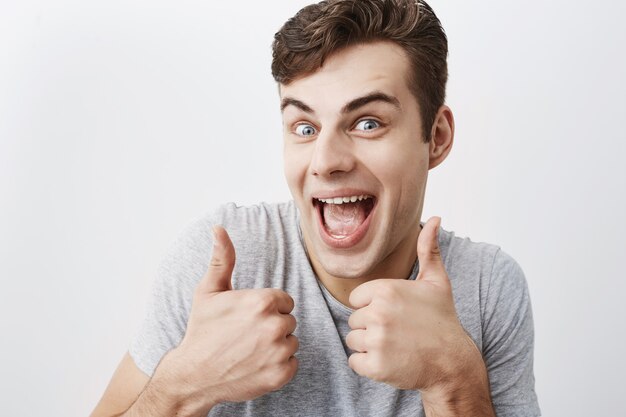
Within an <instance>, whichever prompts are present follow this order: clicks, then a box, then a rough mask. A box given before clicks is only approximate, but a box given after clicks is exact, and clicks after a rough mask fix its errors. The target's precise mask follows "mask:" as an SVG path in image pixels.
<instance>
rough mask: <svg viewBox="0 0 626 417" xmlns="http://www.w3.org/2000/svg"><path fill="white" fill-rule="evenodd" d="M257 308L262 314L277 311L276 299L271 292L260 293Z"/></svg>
mask: <svg viewBox="0 0 626 417" xmlns="http://www.w3.org/2000/svg"><path fill="white" fill-rule="evenodd" d="M256 307H257V309H258V310H259V312H262V313H266V312H270V311H273V310H276V297H275V296H274V295H273V294H272V293H271V292H269V291H260V292H259V293H258V295H257V299H256Z"/></svg>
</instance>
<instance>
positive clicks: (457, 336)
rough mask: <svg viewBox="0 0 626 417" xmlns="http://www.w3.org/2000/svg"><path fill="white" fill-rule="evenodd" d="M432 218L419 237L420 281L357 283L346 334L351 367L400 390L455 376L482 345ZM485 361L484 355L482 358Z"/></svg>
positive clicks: (435, 383) (423, 387)
mask: <svg viewBox="0 0 626 417" xmlns="http://www.w3.org/2000/svg"><path fill="white" fill-rule="evenodd" d="M440 221H441V220H440V219H438V218H431V219H430V220H429V221H428V222H427V223H426V224H425V225H424V228H423V230H422V231H421V232H420V234H419V237H418V242H417V257H418V260H419V266H420V269H419V274H418V276H417V279H416V280H415V281H410V280H402V279H377V280H373V281H369V282H366V283H364V284H362V285H360V286H358V287H357V288H355V289H354V290H353V291H352V293H351V294H350V299H349V301H350V304H351V305H352V306H353V307H354V308H355V309H356V311H355V312H354V313H352V315H351V316H350V319H349V321H348V324H349V325H350V328H351V329H352V331H351V332H350V333H349V334H348V336H347V338H346V343H347V345H348V347H350V348H351V349H352V350H354V351H355V353H353V354H352V355H351V356H350V358H349V364H350V367H351V368H352V369H353V370H354V371H355V372H356V373H358V374H360V375H363V376H366V377H368V378H370V379H373V380H376V381H380V382H386V383H388V384H390V385H393V386H395V387H397V388H400V389H419V390H428V389H431V388H435V387H436V386H441V385H442V384H445V383H446V382H447V381H450V380H451V379H454V378H455V377H456V373H457V372H458V370H459V369H462V368H463V366H464V362H465V361H466V359H467V358H468V355H469V356H471V355H475V354H476V352H477V348H476V346H475V345H474V343H473V341H472V340H471V338H470V337H469V336H468V335H467V333H466V332H465V330H464V329H463V327H462V326H461V323H460V322H459V320H458V318H457V314H456V309H455V307H454V299H453V296H452V287H451V285H450V281H449V279H448V275H447V273H446V271H445V268H444V265H443V261H442V259H441V254H440V252H439V244H438V240H437V231H438V229H439V224H440ZM481 360H482V359H481Z"/></svg>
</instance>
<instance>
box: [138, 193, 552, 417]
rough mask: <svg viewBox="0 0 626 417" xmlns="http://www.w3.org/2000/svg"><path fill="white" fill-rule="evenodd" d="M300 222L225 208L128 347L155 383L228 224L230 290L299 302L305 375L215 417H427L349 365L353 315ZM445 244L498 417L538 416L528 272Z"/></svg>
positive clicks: (268, 209)
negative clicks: (309, 251)
mask: <svg viewBox="0 0 626 417" xmlns="http://www.w3.org/2000/svg"><path fill="white" fill-rule="evenodd" d="M298 221H299V218H298V212H297V209H296V207H295V204H294V203H293V202H288V203H283V204H259V205H256V206H251V207H237V206H236V205H234V204H228V205H225V206H223V207H221V208H220V209H218V210H217V211H216V212H215V213H213V214H212V215H207V216H205V217H203V218H200V219H198V220H197V221H195V222H193V223H192V224H191V225H190V226H189V227H188V228H187V229H186V230H185V231H184V232H183V233H182V235H181V236H180V237H179V238H178V239H177V241H176V242H175V243H174V245H173V246H172V248H171V250H170V251H169V253H168V255H167V256H166V257H165V259H164V260H163V262H162V264H161V266H160V268H159V271H158V274H157V277H156V280H155V283H154V286H153V292H152V295H151V298H150V302H149V305H148V308H147V314H146V317H145V320H144V321H143V323H142V325H141V326H140V328H139V329H138V331H137V334H136V335H135V337H134V339H133V340H132V342H131V345H130V348H129V352H130V355H131V356H132V358H133V360H134V361H135V363H136V364H137V366H138V367H139V368H140V369H141V370H142V371H143V372H145V373H146V374H147V375H149V376H150V375H152V374H153V372H154V369H155V368H156V366H157V364H158V362H159V361H160V359H161V358H162V357H163V355H165V353H167V352H168V351H169V350H170V349H172V348H174V347H176V346H177V345H178V343H179V342H180V341H181V339H182V337H183V335H184V332H185V326H186V323H187V318H188V316H189V311H190V308H191V300H192V294H193V291H194V289H195V286H196V284H197V282H198V281H199V280H200V279H201V277H202V276H203V275H204V273H205V271H206V268H207V265H208V263H209V260H210V257H211V247H212V235H211V227H212V225H213V224H222V225H223V226H224V227H225V228H226V229H227V230H228V232H229V234H230V236H231V239H232V240H233V243H234V245H235V249H236V253H237V264H236V266H235V270H234V272H233V280H232V281H233V288H235V289H240V288H261V287H273V288H282V289H283V290H285V291H286V292H288V293H289V294H290V295H291V297H292V298H293V299H294V301H295V308H294V311H293V313H292V314H294V316H295V317H296V319H297V322H298V328H297V329H296V332H295V334H296V336H297V337H298V338H299V341H300V349H299V351H298V353H297V355H296V356H297V357H298V361H299V368H298V373H297V374H296V376H295V377H294V379H293V380H292V381H291V382H289V383H288V384H287V385H286V386H285V387H283V388H282V389H281V390H279V391H276V392H273V393H269V394H267V395H264V396H262V397H260V398H258V399H256V400H254V401H249V402H246V403H225V404H220V405H219V406H217V407H215V408H214V409H213V410H212V411H211V413H210V414H209V415H210V416H212V417H215V416H268V417H269V416H315V417H321V416H345V417H352V416H354V417H357V416H359V417H360V416H390V417H391V416H400V417H402V416H407V417H408V416H412V417H415V416H424V411H423V408H422V404H421V400H420V394H419V392H417V391H409V390H397V389H395V388H393V387H391V386H388V385H386V384H383V383H378V382H374V381H371V380H369V379H367V378H364V377H361V376H359V375H357V374H355V373H354V372H353V371H352V370H351V369H350V367H349V366H348V360H347V358H348V352H347V347H346V346H345V337H346V335H347V333H348V332H349V327H348V325H347V321H348V318H349V316H350V313H351V310H350V309H349V308H348V307H346V306H344V305H342V304H341V303H339V301H337V300H336V299H334V298H333V297H332V295H330V293H328V292H327V291H325V289H324V288H323V287H321V286H320V285H319V284H318V281H317V279H316V277H315V274H314V272H313V270H312V268H311V265H310V264H309V262H308V259H307V256H306V252H305V249H304V247H303V244H302V241H301V239H300V235H299V227H298ZM439 244H440V248H441V253H442V256H443V259H444V264H445V267H446V270H447V272H448V275H449V276H450V280H451V283H452V287H453V294H454V299H455V303H456V308H457V312H458V315H459V319H460V321H461V323H462V324H463V327H464V328H465V329H466V330H467V332H468V333H469V334H470V335H471V336H472V338H473V339H474V342H475V343H476V345H477V346H478V347H479V348H480V349H481V350H482V352H483V356H484V358H485V362H486V364H487V369H488V371H489V379H490V383H491V389H492V395H493V403H494V407H495V409H496V412H497V415H498V416H499V417H509V416H511V417H513V416H516V417H517V416H538V415H540V412H539V406H538V403H537V398H536V395H535V391H534V376H533V343H534V341H533V321H532V311H531V305H530V299H529V295H528V289H527V285H526V280H525V278H524V274H523V272H522V270H521V269H520V267H519V266H518V265H517V263H516V262H515V261H514V260H513V259H512V258H511V257H510V256H509V255H507V254H505V253H504V252H502V251H501V250H500V249H499V248H498V247H497V246H494V245H490V244H486V243H476V242H472V241H470V240H469V239H462V238H459V237H456V236H455V235H454V233H453V232H448V231H445V230H443V229H440V231H439ZM418 268H419V265H417V264H416V267H415V268H414V270H413V273H412V276H411V279H414V278H415V276H416V275H417V271H418ZM468 383H472V381H468Z"/></svg>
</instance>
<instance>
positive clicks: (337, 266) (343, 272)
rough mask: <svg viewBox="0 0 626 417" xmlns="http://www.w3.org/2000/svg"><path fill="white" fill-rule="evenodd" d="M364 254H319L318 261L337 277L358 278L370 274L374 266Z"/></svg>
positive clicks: (327, 271) (330, 273) (325, 269)
mask: <svg viewBox="0 0 626 417" xmlns="http://www.w3.org/2000/svg"><path fill="white" fill-rule="evenodd" d="M364 258H365V257H364V256H363V255H351V256H350V255H338V254H336V253H332V254H329V253H327V254H321V253H320V254H319V258H318V262H319V263H320V265H321V266H322V268H324V271H326V273H328V274H329V275H331V276H333V277H335V278H341V279H357V278H363V277H364V276H366V275H368V274H369V273H370V272H371V271H372V268H373V265H372V262H367V261H366V260H365V259H364Z"/></svg>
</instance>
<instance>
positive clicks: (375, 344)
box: [367, 330, 387, 350]
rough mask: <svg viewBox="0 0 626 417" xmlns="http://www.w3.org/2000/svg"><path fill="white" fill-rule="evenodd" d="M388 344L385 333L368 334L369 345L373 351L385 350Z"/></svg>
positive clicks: (371, 332) (374, 332) (373, 332)
mask: <svg viewBox="0 0 626 417" xmlns="http://www.w3.org/2000/svg"><path fill="white" fill-rule="evenodd" d="M386 344H387V336H386V334H385V332H384V331H380V330H379V331H370V332H368V338H367V345H368V346H369V347H371V348H372V349H376V350H384V347H385V345H386Z"/></svg>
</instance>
